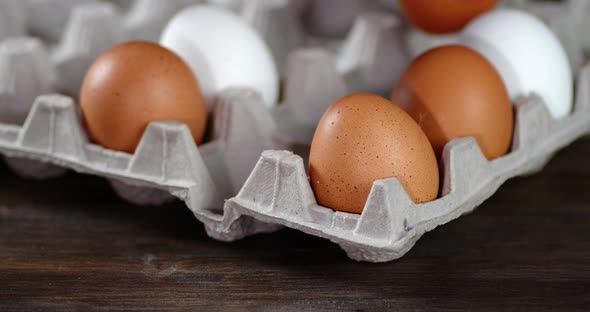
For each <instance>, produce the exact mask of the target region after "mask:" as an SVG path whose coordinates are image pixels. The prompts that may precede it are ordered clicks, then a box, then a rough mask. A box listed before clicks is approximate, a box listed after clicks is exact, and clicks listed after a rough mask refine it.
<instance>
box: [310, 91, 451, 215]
mask: <svg viewBox="0 0 590 312" xmlns="http://www.w3.org/2000/svg"><path fill="white" fill-rule="evenodd" d="M309 174H310V179H311V185H312V187H313V190H314V193H315V196H316V199H317V200H318V202H319V203H320V204H321V205H323V206H326V207H330V208H332V209H335V210H340V211H346V212H353V213H361V212H362V211H363V208H364V206H365V202H366V201H367V197H368V196H369V192H370V191H371V187H372V185H373V182H374V181H375V180H379V179H385V178H391V177H396V178H398V179H399V181H400V182H401V184H402V185H403V187H404V188H405V190H406V192H407V193H408V194H409V195H410V197H411V198H412V199H413V200H414V202H416V203H422V202H427V201H431V200H433V199H435V198H436V196H437V194H438V184H439V177H438V165H437V161H436V157H435V156H434V152H433V151H432V147H431V146H430V143H429V142H428V139H427V138H426V135H424V132H422V130H421V129H420V127H419V126H418V125H417V124H416V122H415V121H414V120H412V118H411V117H410V116H409V115H408V114H406V113H405V112H404V111H403V110H402V109H400V108H399V107H398V106H396V105H395V104H393V103H391V102H390V101H388V100H387V99H384V98H382V97H380V96H377V95H371V94H352V95H349V96H346V97H344V98H342V99H340V100H338V101H337V102H336V103H334V104H333V105H332V106H330V108H328V110H327V111H326V112H325V113H324V115H323V116H322V119H321V120H320V122H319V124H318V127H317V129H316V131H315V135H314V137H313V142H312V144H311V152H310V155H309Z"/></svg>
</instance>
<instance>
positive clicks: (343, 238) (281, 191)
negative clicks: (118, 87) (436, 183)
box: [0, 0, 590, 262]
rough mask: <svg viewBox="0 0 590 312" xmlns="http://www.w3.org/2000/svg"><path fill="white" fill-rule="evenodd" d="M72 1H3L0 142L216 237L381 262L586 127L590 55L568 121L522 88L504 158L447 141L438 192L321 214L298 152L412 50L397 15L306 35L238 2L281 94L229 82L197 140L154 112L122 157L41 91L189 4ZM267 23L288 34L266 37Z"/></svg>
mask: <svg viewBox="0 0 590 312" xmlns="http://www.w3.org/2000/svg"><path fill="white" fill-rule="evenodd" d="M61 1H64V3H66V2H68V0H61ZM34 2H35V1H31V3H34ZM37 2H38V3H41V4H43V3H44V1H37ZM70 2H71V1H70ZM84 2H85V3H83V4H79V5H76V6H75V8H74V9H72V10H70V11H68V14H67V15H68V16H69V22H67V23H65V24H64V23H63V22H62V21H55V22H48V24H47V25H53V26H45V27H41V26H39V25H43V23H42V22H43V21H39V20H37V21H34V22H32V21H30V20H29V19H27V17H26V16H25V15H26V14H25V13H22V12H23V10H22V8H18V7H17V6H15V5H14V2H6V3H8V5H9V6H11V8H10V10H11V12H21V13H22V14H23V15H22V19H21V20H19V19H18V18H15V16H18V15H17V13H14V14H13V15H14V16H13V17H12V20H13V21H12V22H11V23H10V25H13V27H12V28H7V29H8V30H7V31H6V32H7V33H8V32H10V37H11V38H8V39H5V40H3V41H2V42H1V43H0V111H1V112H2V113H0V119H1V120H0V153H1V154H2V155H4V158H5V160H6V162H7V163H8V164H9V166H10V167H12V168H13V169H15V171H17V172H18V173H20V174H21V175H23V176H28V177H32V178H38V179H43V178H50V177H55V176H58V175H60V174H62V173H63V172H64V171H65V170H66V168H67V169H73V170H75V171H78V172H82V173H87V174H93V175H98V176H102V177H104V178H106V179H108V180H109V181H110V182H111V184H112V186H113V188H114V189H115V190H116V191H117V193H118V194H120V195H121V196H122V197H123V198H125V199H127V200H129V201H132V202H134V203H137V204H160V203H163V202H165V201H167V200H169V199H171V198H175V197H176V198H179V199H181V200H183V201H184V202H185V203H186V205H187V207H188V208H189V209H191V211H192V212H193V213H194V215H195V217H196V218H197V219H199V220H200V221H201V222H203V223H204V224H205V228H206V230H207V233H208V234H209V235H210V236H211V237H213V238H215V239H218V240H223V241H232V240H236V239H240V238H243V237H245V236H248V235H252V234H256V233H267V232H273V231H276V230H278V229H280V228H282V227H285V226H286V227H290V228H295V229H298V230H301V231H303V232H306V233H308V234H312V235H316V236H320V237H323V238H326V239H329V240H331V241H333V242H335V243H337V244H338V245H340V246H341V247H342V248H343V249H344V250H345V251H346V253H347V255H348V256H349V257H350V258H352V259H355V260H360V261H372V262H383V261H390V260H393V259H396V258H399V257H401V256H403V255H404V254H405V253H406V252H407V251H408V250H409V249H411V247H412V246H413V245H414V243H415V242H416V241H417V240H418V239H419V238H420V237H421V235H422V234H424V233H425V232H427V231H430V230H432V229H434V228H435V227H437V226H439V225H442V224H445V223H447V222H449V221H451V220H454V219H456V218H458V217H460V216H461V215H462V214H465V213H468V212H470V211H472V210H473V209H475V208H476V207H477V206H478V205H479V204H481V203H482V202H483V201H484V200H485V199H487V198H488V197H490V196H491V195H493V193H494V192H495V191H496V190H497V189H498V188H499V187H500V186H501V184H502V183H503V182H505V181H506V180H507V179H509V178H512V177H514V176H519V175H524V174H529V173H532V172H535V171H536V170H540V169H541V168H542V167H543V165H544V164H545V163H546V162H547V161H548V160H549V158H550V157H551V156H552V155H553V154H554V153H555V152H556V151H557V150H559V149H561V148H563V147H565V146H566V145H568V144H570V143H571V142H572V141H574V140H575V139H577V138H579V137H580V136H582V135H584V134H587V133H588V132H589V131H590V98H589V94H588V93H589V92H590V76H589V75H590V66H583V67H581V69H580V70H579V71H578V72H579V74H578V76H577V84H576V100H575V109H574V111H573V112H572V114H571V115H570V116H568V117H567V118H564V119H562V120H553V119H552V117H551V115H550V114H549V113H548V111H547V109H546V108H545V105H544V104H543V103H542V101H541V100H540V99H539V98H538V97H536V96H535V95H534V94H533V95H530V96H528V97H526V98H523V99H522V100H521V101H519V103H517V105H516V126H515V132H514V138H513V146H512V150H511V152H510V153H509V154H508V155H506V156H504V157H501V158H498V159H495V160H493V161H488V160H486V159H485V157H483V155H482V153H481V151H480V149H479V146H478V145H477V143H476V142H475V140H474V139H473V138H471V137H467V138H461V139H456V140H454V141H452V142H451V143H449V144H448V145H447V146H446V147H445V150H444V153H443V154H444V155H443V161H442V164H443V166H444V170H443V172H444V181H443V188H442V196H441V197H440V198H439V199H437V200H435V201H432V202H429V203H424V204H414V203H413V202H412V201H411V200H410V198H409V196H408V195H407V193H406V192H405V190H404V189H403V187H402V186H401V185H400V183H399V182H398V180H397V179H395V178H391V179H385V180H379V181H376V182H375V183H374V185H373V188H372V191H371V194H370V196H369V199H368V201H367V203H366V206H365V209H364V211H363V213H362V214H360V215H357V214H350V213H344V212H338V211H333V210H332V209H329V208H326V207H321V206H319V205H318V204H317V202H316V200H315V197H314V195H313V192H312V189H311V186H310V183H309V180H308V176H307V173H306V168H307V166H306V160H305V159H304V158H305V157H307V153H308V150H309V143H310V142H311V138H312V136H313V132H314V129H315V125H316V124H317V122H318V120H319V118H320V117H321V115H322V113H323V112H324V110H325V109H326V108H327V107H328V106H329V105H330V104H332V103H333V102H334V101H335V100H337V99H338V98H340V97H341V96H344V95H346V94H348V93H350V92H355V91H368V92H375V93H380V94H383V95H388V93H389V92H390V89H391V88H392V87H393V85H394V84H395V81H396V80H397V79H398V78H399V75H400V74H401V71H402V70H403V68H404V67H405V66H406V65H407V63H408V62H409V58H410V57H409V55H410V52H409V51H410V50H411V47H409V45H410V43H409V42H408V41H407V38H406V36H405V33H406V32H407V31H406V30H405V28H404V26H403V25H402V23H401V20H400V19H399V17H398V16H396V15H395V14H391V13H384V12H369V13H364V14H363V15H361V16H359V17H358V18H357V20H356V21H355V22H354V24H353V26H352V29H351V31H350V32H349V35H348V36H347V37H346V38H345V39H344V40H341V41H340V42H336V43H334V42H333V41H332V42H330V43H326V44H321V42H320V44H319V45H318V41H317V40H316V39H313V38H312V39H313V40H311V39H310V38H309V37H307V36H306V35H305V34H304V33H303V32H302V31H301V29H299V28H298V27H299V26H298V25H297V18H296V16H295V14H294V13H293V12H292V11H290V10H292V7H291V6H290V3H289V2H287V1H278V0H275V1H268V2H264V1H246V2H244V3H243V6H242V8H241V12H242V13H241V14H243V16H244V18H246V19H248V18H249V19H250V21H251V23H253V25H254V26H255V27H257V29H258V30H259V31H260V32H261V34H263V36H264V37H265V38H266V40H267V42H268V43H269V46H270V47H271V49H272V50H273V56H274V57H275V59H276V60H283V62H284V68H283V77H284V96H283V99H282V101H281V103H280V104H279V105H278V106H276V107H275V108H273V109H268V108H266V105H265V104H264V103H263V102H262V100H261V98H260V97H259V95H258V94H256V93H255V92H253V91H250V90H248V89H243V88H240V87H239V86H236V88H232V89H228V90H225V91H223V92H222V93H221V94H220V95H219V96H218V98H217V101H216V103H215V105H214V108H213V114H212V115H213V117H212V119H211V120H210V121H209V122H210V123H211V124H212V138H211V140H210V141H209V142H206V143H204V144H202V145H199V146H196V145H195V143H194V141H193V139H192V137H191V134H190V131H189V130H188V128H187V127H186V126H185V125H183V124H181V123H178V122H174V121H164V122H153V123H151V124H150V125H149V126H148V128H147V129H146V131H145V133H144V134H143V137H142V140H141V142H140V145H139V146H138V148H137V150H136V152H135V153H134V154H128V153H122V152H117V151H112V150H108V149H105V148H103V147H101V146H98V145H96V144H93V143H91V142H89V139H88V137H87V134H86V132H85V129H84V125H83V123H82V119H81V116H80V112H79V109H78V107H77V105H76V103H75V101H74V100H73V99H72V98H71V97H68V96H65V95H59V94H49V95H47V93H54V92H56V91H62V92H66V93H70V94H76V93H77V90H78V88H79V85H80V82H81V79H82V77H83V75H84V73H85V71H86V68H87V67H88V66H89V65H90V63H91V62H92V60H93V59H94V58H95V57H96V56H97V55H98V54H100V52H101V51H103V50H105V49H107V48H109V47H110V46H112V45H114V44H116V43H118V42H121V41H124V40H129V39H137V38H141V39H151V40H156V39H157V37H158V33H159V31H160V30H161V28H162V27H163V26H164V25H165V22H166V20H167V19H168V18H170V16H172V15H173V13H174V12H175V11H176V10H178V9H179V8H181V7H183V6H184V5H186V4H187V3H188V2H190V1H175V2H170V1H157V0H153V1H148V0H146V1H141V0H138V1H135V2H132V3H131V4H129V5H128V7H127V8H126V9H121V8H120V7H118V6H115V5H113V4H111V3H104V2H97V1H84ZM86 2H88V3H86ZM27 3H28V2H27ZM60 3H61V2H60ZM41 4H37V5H41ZM3 6H7V4H4V3H3V2H0V8H2V9H3V8H4V7H3ZM33 7H34V5H33ZM56 7H60V6H59V5H56ZM60 8H63V7H60ZM48 9H49V8H48ZM24 11H26V12H31V9H30V8H29V9H26V10H24ZM0 12H8V10H0ZM32 12H34V10H32ZM28 14H31V13H28ZM56 14H57V13H56ZM0 15H2V14H1V13H0ZM0 21H3V19H1V18H0ZM261 21H264V22H261ZM281 23H285V24H284V25H283V26H282V27H279V25H280V24H281ZM107 24H108V25H107ZM0 25H2V24H1V22H0ZM138 25H139V26H138ZM27 28H32V29H41V28H43V29H45V31H46V32H44V33H43V34H42V39H43V40H40V39H33V38H13V36H14V35H15V34H16V35H22V32H23V31H24V30H23V29H27ZM54 28H55V29H56V30H54ZM272 29H279V30H280V31H281V32H283V31H284V32H288V34H286V35H285V36H277V34H276V33H273V32H272ZM103 30H104V31H103ZM56 34H57V35H56ZM59 34H61V37H60V36H59ZM2 35H3V33H2V31H0V36H2ZM43 36H45V37H43ZM52 40H53V42H54V43H51V42H52ZM310 42H311V43H310ZM310 45H311V46H310ZM302 46H303V47H302ZM571 50H575V49H571ZM284 60H286V61H284ZM42 94H45V95H42ZM37 95H40V96H38V97H37ZM236 194H237V195H236ZM163 213H164V212H163Z"/></svg>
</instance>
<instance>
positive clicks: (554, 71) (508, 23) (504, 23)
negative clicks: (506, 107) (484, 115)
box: [460, 9, 573, 119]
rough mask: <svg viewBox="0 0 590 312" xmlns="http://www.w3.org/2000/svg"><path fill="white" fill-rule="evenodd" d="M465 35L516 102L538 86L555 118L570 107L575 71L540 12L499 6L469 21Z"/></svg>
mask: <svg viewBox="0 0 590 312" xmlns="http://www.w3.org/2000/svg"><path fill="white" fill-rule="evenodd" d="M460 40H461V43H462V44H464V45H466V46H469V47H471V48H473V49H475V50H476V51H478V52H479V53H481V54H483V55H484V56H485V57H486V58H487V59H488V60H489V61H490V62H491V63H492V64H494V66H495V67H496V69H497V70H498V72H499V73H500V75H501V76H502V79H503V80H504V83H505V85H506V87H507V88H508V92H509V94H510V97H511V99H512V101H513V102H514V101H515V100H516V99H517V98H518V97H521V96H527V95H529V94H530V93H533V92H534V93H536V94H538V95H539V96H541V98H542V99H543V100H544V101H545V103H546V105H547V107H548V109H549V111H550V112H551V115H552V116H553V117H554V118H556V119H559V118H563V117H565V116H567V115H568V114H569V113H570V112H571V109H572V106H573V77H572V73H571V68H570V66H569V61H568V58H567V54H566V52H565V50H564V48H563V46H562V45H561V43H560V42H559V40H558V39H557V37H556V36H555V34H553V32H552V31H551V30H550V29H549V28H548V27H547V26H546V25H545V24H544V23H543V22H542V21H541V20H539V19H538V18H536V17H534V16H532V15H530V14H528V13H525V12H522V11H519V10H515V9H501V10H495V11H492V12H489V13H486V14H484V15H482V16H480V17H478V18H476V19H475V20H473V21H472V22H471V23H470V24H469V25H467V26H466V27H465V29H464V30H463V33H462V35H461V39H460Z"/></svg>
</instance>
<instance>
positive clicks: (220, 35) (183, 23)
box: [160, 4, 279, 109]
mask: <svg viewBox="0 0 590 312" xmlns="http://www.w3.org/2000/svg"><path fill="white" fill-rule="evenodd" d="M160 43H161V44H162V45H163V46H165V47H167V48H169V49H170V50H172V51H174V52H176V53H177V54H178V55H180V57H182V59H184V61H185V62H187V63H188V64H189V65H190V67H191V69H192V70H193V72H194V73H195V75H196V76H197V77H198V78H199V82H200V84H201V90H202V92H203V95H204V96H205V101H206V103H207V106H208V107H209V109H211V107H212V103H213V101H214V99H215V97H216V96H217V95H218V94H219V93H220V92H221V91H222V90H224V89H226V88H230V87H246V88H250V89H252V90H254V91H256V92H258V93H260V95H261V96H262V99H263V100H264V102H265V103H266V104H267V105H268V107H272V106H274V105H276V102H277V97H278V93H279V76H278V72H277V68H276V65H275V63H274V60H273V57H272V54H271V52H270V50H269V48H268V46H267V45H266V43H265V42H264V41H263V39H262V38H261V37H260V35H259V34H258V33H257V32H256V31H255V30H254V29H253V28H252V27H251V26H250V25H248V24H247V23H246V22H245V21H243V20H242V19H241V18H240V17H238V16H236V15H234V14H232V13H231V12H229V11H227V10H224V9H222V8H218V7H215V6H213V5H206V4H200V5H194V6H191V7H188V8H186V9H184V10H182V11H180V12H179V13H178V14H177V15H176V16H174V17H173V18H172V20H171V21H170V22H169V23H168V25H167V26H166V28H165V30H164V32H163V33H162V37H161V39H160Z"/></svg>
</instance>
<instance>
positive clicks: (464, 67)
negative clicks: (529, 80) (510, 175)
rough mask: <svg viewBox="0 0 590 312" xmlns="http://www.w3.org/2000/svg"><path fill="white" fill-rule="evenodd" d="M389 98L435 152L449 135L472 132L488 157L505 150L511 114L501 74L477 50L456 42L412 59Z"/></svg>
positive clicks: (511, 108) (508, 146) (447, 139)
mask: <svg viewBox="0 0 590 312" xmlns="http://www.w3.org/2000/svg"><path fill="white" fill-rule="evenodd" d="M391 100H392V101H393V102H394V103H396V104H398V105H400V107H402V108H403V109H404V110H405V111H406V112H408V113H409V114H410V116H412V118H414V120H416V122H418V124H419V125H420V127H422V129H423V130H424V132H425V133H426V136H428V139H429V140H430V143H432V147H433V148H434V151H435V153H436V154H437V156H438V157H440V156H441V155H442V151H443V149H444V147H445V145H446V144H447V143H448V142H450V141H451V140H452V139H455V138H460V137H466V136H473V137H475V139H476V140H477V142H478V144H479V146H480V148H481V150H482V152H483V154H484V155H485V156H486V157H487V158H488V159H493V158H496V157H499V156H502V155H504V154H506V153H507V152H508V150H509V149H510V143H511V141H512V131H513V128H514V116H513V115H514V113H513V107H512V103H511V102H510V97H509V96H508V91H507V90H506V87H505V86H504V83H503V81H502V78H501V77H500V75H499V74H498V72H497V71H496V69H495V68H494V66H493V65H492V64H491V63H490V62H488V61H487V60H486V59H485V58H484V57H483V56H482V55H481V54H479V53H477V52H476V51H474V50H472V49H470V48H467V47H464V46H460V45H449V46H442V47H438V48H434V49H432V50H429V51H427V52H426V53H424V54H422V55H421V56H419V57H418V58H416V59H415V60H414V61H412V63H411V64H410V66H409V67H408V68H407V69H406V71H405V72H404V74H403V75H402V78H401V79H400V82H399V83H398V84H397V86H396V87H395V89H394V91H393V93H392V96H391Z"/></svg>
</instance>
